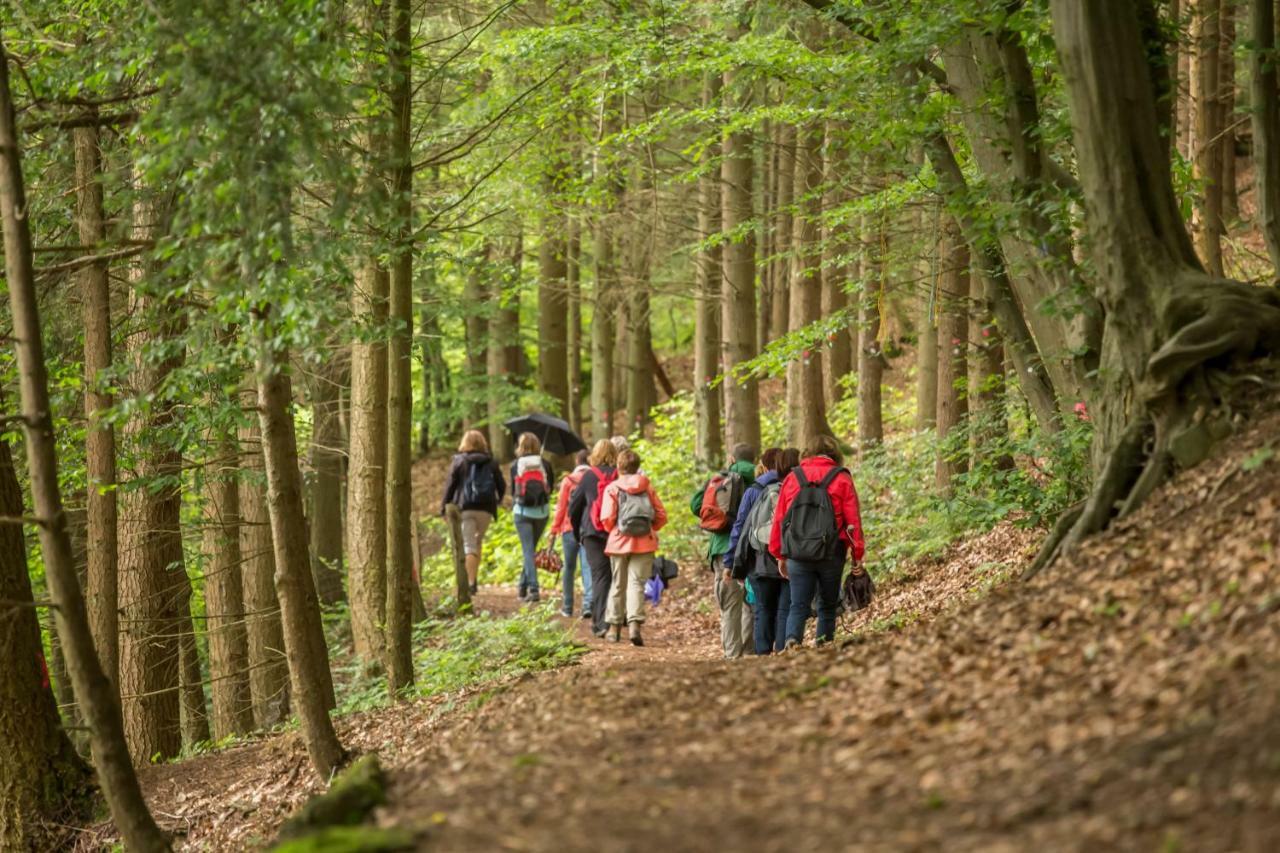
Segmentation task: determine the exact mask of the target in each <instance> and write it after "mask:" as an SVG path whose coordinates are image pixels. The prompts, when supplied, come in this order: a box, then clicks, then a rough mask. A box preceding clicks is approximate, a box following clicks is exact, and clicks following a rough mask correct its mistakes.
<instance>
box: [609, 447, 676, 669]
mask: <svg viewBox="0 0 1280 853" xmlns="http://www.w3.org/2000/svg"><path fill="white" fill-rule="evenodd" d="M600 523H601V524H602V525H603V526H604V529H605V530H607V531H609V538H608V540H607V541H606V542H605V546H604V552H605V553H606V554H608V555H609V559H610V561H611V562H612V564H613V583H612V584H611V585H610V587H609V605H608V612H607V615H606V617H605V618H606V619H607V621H608V623H609V639H611V640H612V641H613V642H615V643H616V642H618V641H620V640H621V639H622V626H623V624H624V623H625V624H626V625H627V626H628V627H629V631H630V637H631V642H632V644H633V645H637V646H643V645H644V639H643V638H642V637H641V636H640V625H641V624H642V623H643V622H644V585H645V581H647V580H649V577H650V576H651V575H652V574H653V557H654V555H655V554H656V553H657V551H658V536H657V533H658V531H659V530H661V529H662V528H663V526H664V525H665V524H666V523H667V510H666V508H665V507H664V506H663V505H662V501H661V500H660V499H659V498H658V495H657V493H656V492H655V491H654V490H653V485H652V484H651V483H650V482H649V478H648V477H646V476H645V475H644V474H641V473H640V456H639V455H638V454H637V453H636V452H635V451H634V450H624V451H622V452H621V453H619V454H618V479H617V480H615V481H613V482H612V483H610V484H609V485H608V487H606V488H605V490H604V496H603V497H602V498H601V504H600Z"/></svg>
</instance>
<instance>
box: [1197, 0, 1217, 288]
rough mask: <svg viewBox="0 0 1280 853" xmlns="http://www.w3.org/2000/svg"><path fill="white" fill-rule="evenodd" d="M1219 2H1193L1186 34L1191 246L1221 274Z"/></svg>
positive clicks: (1208, 266) (1214, 0)
mask: <svg viewBox="0 0 1280 853" xmlns="http://www.w3.org/2000/svg"><path fill="white" fill-rule="evenodd" d="M1222 2H1223V0H1195V15H1194V17H1193V18H1192V27H1191V35H1192V41H1193V43H1194V45H1195V51H1196V52H1195V59H1194V61H1195V63H1196V69H1197V71H1196V90H1195V92H1194V96H1195V100H1194V104H1195V121H1196V137H1195V140H1196V147H1195V157H1194V158H1193V160H1192V167H1193V168H1192V174H1194V175H1195V177H1196V179H1197V180H1199V181H1200V182H1201V183H1202V184H1203V187H1202V189H1201V191H1200V192H1199V193H1197V194H1196V198H1197V201H1198V203H1197V205H1196V218H1195V244H1196V250H1197V251H1198V252H1199V253H1200V257H1201V258H1202V259H1203V260H1204V264H1205V266H1206V267H1207V268H1208V270H1209V272H1211V273H1212V274H1213V275H1217V276H1221V275H1222V233H1223V227H1222V156H1223V145H1222V131H1223V122H1222V118H1223V116H1222V82H1221V78H1222V59H1221V49H1222V29H1221V27H1222Z"/></svg>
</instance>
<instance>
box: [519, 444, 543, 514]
mask: <svg viewBox="0 0 1280 853" xmlns="http://www.w3.org/2000/svg"><path fill="white" fill-rule="evenodd" d="M527 460H532V461H527ZM513 490H514V492H515V499H516V503H518V504H520V505H521V506H528V507H536V506H546V505H547V502H548V501H549V500H550V498H551V490H550V489H549V488H548V487H547V472H546V469H545V468H543V466H542V457H540V456H522V457H520V458H519V459H517V460H516V477H515V485H514V487H513Z"/></svg>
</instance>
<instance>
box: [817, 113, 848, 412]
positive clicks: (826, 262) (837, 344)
mask: <svg viewBox="0 0 1280 853" xmlns="http://www.w3.org/2000/svg"><path fill="white" fill-rule="evenodd" d="M825 131H826V138H825V140H824V143H823V157H822V163H823V186H824V187H825V188H826V189H825V194H824V198H823V200H822V203H821V207H822V210H823V211H824V212H825V211H830V210H834V209H835V208H837V207H839V206H840V205H841V204H843V203H844V202H846V201H848V199H849V193H848V191H847V190H845V189H843V188H842V187H841V186H840V178H841V173H842V172H843V171H844V170H845V169H847V167H848V163H849V158H848V156H847V154H846V153H845V152H844V150H843V147H842V144H841V134H843V133H847V132H848V128H847V127H845V126H843V125H841V124H840V123H838V122H831V121H829V122H827V123H826V128H825ZM849 231H850V229H849V228H848V227H847V226H845V225H828V226H825V227H824V228H823V231H822V246H823V249H822V259H821V270H820V274H821V276H822V306H821V316H823V317H832V316H835V315H836V314H838V313H840V312H842V311H848V309H849V293H848V291H847V290H846V289H845V288H846V286H847V285H848V282H849V265H848V256H849V254H850V253H851V252H852V249H853V245H852V244H853V242H854V241H853V240H852V239H851V234H850V233H849ZM853 346H854V341H853V340H852V339H851V338H850V335H849V333H848V331H847V330H845V329H843V328H842V329H839V330H837V331H835V332H832V333H831V335H830V336H829V337H828V338H827V341H826V349H825V350H824V351H823V353H822V385H823V390H824V392H825V395H826V401H827V404H828V406H833V405H835V404H836V402H837V401H838V400H839V399H840V398H841V397H842V396H843V393H844V391H843V388H842V387H841V385H840V382H841V380H842V379H844V377H846V376H848V375H849V373H850V371H851V370H852V369H853Z"/></svg>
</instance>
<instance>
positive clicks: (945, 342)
mask: <svg viewBox="0 0 1280 853" xmlns="http://www.w3.org/2000/svg"><path fill="white" fill-rule="evenodd" d="M939 240H940V246H939V248H938V263H939V266H940V270H941V272H940V275H939V277H938V304H939V307H940V308H941V309H942V310H941V315H940V322H939V323H938V335H939V338H938V416H937V423H938V438H939V439H940V440H942V443H941V444H940V446H939V449H938V457H937V464H936V465H935V468H934V478H935V480H936V483H937V486H938V490H939V491H940V492H942V493H943V494H945V495H950V494H951V481H952V479H953V478H954V477H955V475H956V474H960V473H963V472H964V471H966V470H967V469H968V465H967V460H966V458H965V455H966V454H967V451H968V446H967V445H966V446H965V448H964V449H959V448H957V447H948V446H947V443H946V441H945V440H946V439H947V437H948V436H950V435H951V433H952V431H953V430H955V429H956V428H958V427H960V426H961V425H962V424H963V423H964V421H965V417H966V416H967V415H968V413H969V389H968V387H967V386H968V378H969V361H968V351H969V312H968V300H969V250H968V248H967V247H966V246H965V245H964V242H963V241H962V239H961V237H960V230H959V228H958V227H957V226H956V224H955V221H954V220H952V219H951V218H950V217H947V219H946V221H945V222H944V224H943V228H942V233H941V235H939ZM951 444H955V443H954V442H951Z"/></svg>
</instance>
